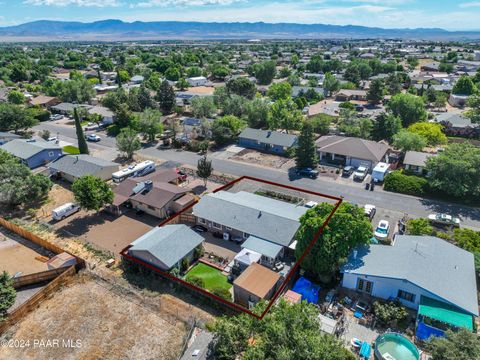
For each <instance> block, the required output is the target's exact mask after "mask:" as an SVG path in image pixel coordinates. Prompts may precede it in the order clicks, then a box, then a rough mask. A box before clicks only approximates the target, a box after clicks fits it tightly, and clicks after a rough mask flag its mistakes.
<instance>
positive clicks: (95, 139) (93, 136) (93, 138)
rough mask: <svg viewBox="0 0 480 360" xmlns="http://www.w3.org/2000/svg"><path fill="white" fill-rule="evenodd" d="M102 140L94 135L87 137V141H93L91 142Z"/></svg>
mask: <svg viewBox="0 0 480 360" xmlns="http://www.w3.org/2000/svg"><path fill="white" fill-rule="evenodd" d="M100 140H102V138H101V137H100V136H98V135H96V134H88V135H87V141H93V142H98V141H100Z"/></svg>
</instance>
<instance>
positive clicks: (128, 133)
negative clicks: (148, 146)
mask: <svg viewBox="0 0 480 360" xmlns="http://www.w3.org/2000/svg"><path fill="white" fill-rule="evenodd" d="M116 140H117V149H118V151H120V152H122V153H124V154H125V156H126V157H127V159H129V160H130V159H132V158H133V154H134V153H135V151H137V150H140V149H141V147H142V144H141V143H140V139H139V138H138V134H137V132H136V131H135V130H134V129H132V128H129V127H127V128H123V129H122V130H121V131H120V133H119V134H118V135H117V139H116Z"/></svg>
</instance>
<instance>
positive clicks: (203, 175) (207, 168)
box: [196, 154, 213, 188]
mask: <svg viewBox="0 0 480 360" xmlns="http://www.w3.org/2000/svg"><path fill="white" fill-rule="evenodd" d="M212 172H213V168H212V161H211V160H207V155H206V154H205V155H204V156H203V157H201V158H200V159H199V160H198V163H197V172H196V173H197V176H198V177H199V178H200V179H203V182H204V186H205V188H207V181H208V178H209V177H210V176H211V175H212Z"/></svg>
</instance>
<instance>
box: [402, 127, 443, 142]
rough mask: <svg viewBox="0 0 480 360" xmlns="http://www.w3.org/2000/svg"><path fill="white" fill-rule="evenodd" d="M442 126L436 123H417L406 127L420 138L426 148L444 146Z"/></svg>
mask: <svg viewBox="0 0 480 360" xmlns="http://www.w3.org/2000/svg"><path fill="white" fill-rule="evenodd" d="M442 129H443V126H442V125H440V124H436V123H429V122H419V123H415V124H412V125H410V126H409V127H408V129H407V130H408V131H409V132H411V133H414V134H417V135H420V136H422V137H423V138H424V139H425V140H426V141H427V145H428V146H436V145H441V144H446V143H447V141H448V139H447V136H446V135H445V134H444V133H443V132H442Z"/></svg>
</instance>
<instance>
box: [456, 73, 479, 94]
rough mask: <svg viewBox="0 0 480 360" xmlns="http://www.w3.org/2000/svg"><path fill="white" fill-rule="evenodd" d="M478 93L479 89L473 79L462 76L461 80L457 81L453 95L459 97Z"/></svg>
mask: <svg viewBox="0 0 480 360" xmlns="http://www.w3.org/2000/svg"><path fill="white" fill-rule="evenodd" d="M476 92H477V87H476V86H475V84H474V82H473V80H472V78H471V77H470V76H467V75H462V76H461V77H460V79H458V80H457V82H456V83H455V85H454V86H453V89H452V94H459V95H473V94H475V93H476Z"/></svg>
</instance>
